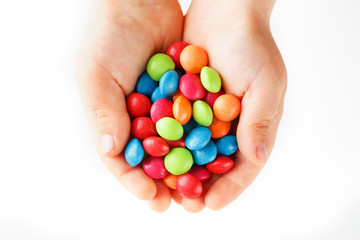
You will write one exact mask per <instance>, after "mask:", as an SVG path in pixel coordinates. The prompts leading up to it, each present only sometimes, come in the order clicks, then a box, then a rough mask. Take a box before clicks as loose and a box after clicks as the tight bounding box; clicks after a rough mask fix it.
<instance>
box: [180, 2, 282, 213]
mask: <svg viewBox="0 0 360 240" xmlns="http://www.w3.org/2000/svg"><path fill="white" fill-rule="evenodd" d="M244 2H249V1H244V0H241V1H238V0H229V1H213V0H210V1H208V0H194V1H193V2H192V5H191V7H190V9H189V11H188V13H187V15H186V18H185V22H184V41H186V42H189V43H191V44H195V45H199V46H202V47H203V48H205V49H206V50H207V52H208V56H209V65H210V67H212V68H214V69H215V70H217V71H218V72H219V73H220V75H221V77H222V80H223V88H224V90H225V91H226V92H227V93H232V94H234V95H236V96H237V97H239V99H241V103H242V110H241V114H240V118H239V123H238V126H237V130H236V136H237V140H238V145H239V151H238V152H237V154H236V156H235V164H234V167H233V168H232V170H231V171H229V172H228V173H226V174H224V175H222V176H221V177H219V176H214V177H212V178H211V179H210V180H209V182H208V183H206V184H205V185H204V189H205V191H204V193H203V194H202V195H201V196H200V197H199V198H197V199H192V200H191V199H185V198H181V196H179V195H178V194H176V193H173V197H174V199H175V200H176V201H177V202H178V203H181V204H182V205H183V207H184V208H185V209H186V210H188V211H191V212H197V211H200V210H201V209H202V208H204V207H205V206H207V207H209V208H211V209H221V208H223V207H225V206H226V205H228V204H229V203H230V202H232V201H233V200H235V199H236V198H237V197H238V196H239V195H240V194H241V193H242V192H243V191H244V190H245V189H246V188H247V187H248V186H249V185H250V184H251V183H252V181H253V180H254V179H255V177H256V176H257V175H258V173H259V172H260V171H261V169H262V168H263V166H264V164H265V163H266V160H267V159H268V157H269V154H270V153H271V150H272V148H273V146H274V141H275V137H276V132H277V128H278V125H279V122H280V118H281V115H282V110H283V102H284V96H285V91H286V81H287V80H286V79H287V76H286V69H285V66H284V63H283V60H282V57H281V55H280V53H279V50H278V48H277V46H276V44H275V42H274V40H273V38H272V35H271V32H270V27H269V17H270V13H271V8H272V6H265V5H266V4H264V5H262V6H259V5H257V6H251V3H250V4H244ZM250 2H254V4H255V2H258V1H250ZM260 2H266V1H260ZM267 2H268V3H269V2H273V1H267Z"/></svg>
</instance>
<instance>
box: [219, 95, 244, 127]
mask: <svg viewBox="0 0 360 240" xmlns="http://www.w3.org/2000/svg"><path fill="white" fill-rule="evenodd" d="M213 110H214V115H215V116H216V117H217V118H218V119H220V120H222V121H224V122H230V121H232V120H234V119H235V118H236V117H237V116H238V115H239V113H240V110H241V104H240V100H239V99H238V98H237V97H236V96H235V95H232V94H223V95H221V96H220V97H218V98H217V99H216V100H215V102H214V106H213Z"/></svg>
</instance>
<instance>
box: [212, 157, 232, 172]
mask: <svg viewBox="0 0 360 240" xmlns="http://www.w3.org/2000/svg"><path fill="white" fill-rule="evenodd" d="M233 166H234V161H233V160H232V159H231V158H229V157H226V156H218V157H217V158H216V159H215V160H214V161H212V162H211V163H208V164H206V169H207V170H209V171H210V172H212V173H215V174H224V173H226V172H228V171H229V170H230V169H231V168H232V167H233Z"/></svg>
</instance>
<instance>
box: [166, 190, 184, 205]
mask: <svg viewBox="0 0 360 240" xmlns="http://www.w3.org/2000/svg"><path fill="white" fill-rule="evenodd" d="M169 190H170V194H171V197H172V198H173V199H174V201H175V202H176V203H177V204H179V205H181V203H182V200H183V197H182V196H181V195H180V194H179V193H178V191H176V190H175V189H169Z"/></svg>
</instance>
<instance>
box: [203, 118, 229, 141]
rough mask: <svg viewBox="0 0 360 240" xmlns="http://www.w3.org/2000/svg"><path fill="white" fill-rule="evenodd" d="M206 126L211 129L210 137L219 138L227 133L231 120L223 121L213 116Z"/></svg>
mask: <svg viewBox="0 0 360 240" xmlns="http://www.w3.org/2000/svg"><path fill="white" fill-rule="evenodd" d="M208 128H209V129H210V131H211V137H212V138H221V137H224V136H226V135H227V134H228V133H229V131H230V129H231V122H224V121H221V120H219V119H218V118H216V117H214V118H213V121H212V123H211V124H210V126H209V127H208Z"/></svg>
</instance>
